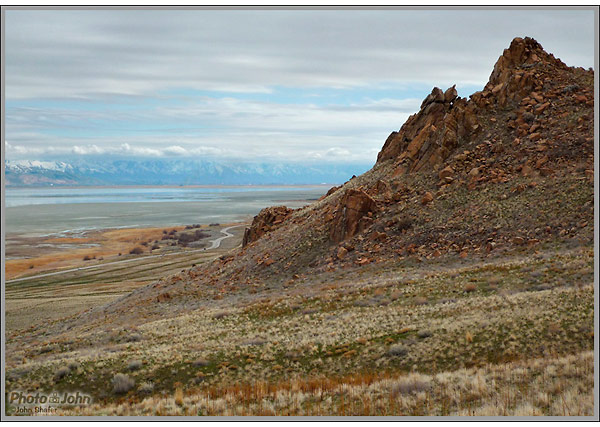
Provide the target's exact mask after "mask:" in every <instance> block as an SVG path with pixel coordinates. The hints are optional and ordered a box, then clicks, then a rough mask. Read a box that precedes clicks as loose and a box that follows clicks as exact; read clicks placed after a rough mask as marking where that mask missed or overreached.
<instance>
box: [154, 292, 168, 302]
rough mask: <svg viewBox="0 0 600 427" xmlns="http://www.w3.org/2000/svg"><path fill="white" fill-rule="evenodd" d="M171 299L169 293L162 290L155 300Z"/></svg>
mask: <svg viewBox="0 0 600 427" xmlns="http://www.w3.org/2000/svg"><path fill="white" fill-rule="evenodd" d="M170 299H171V295H169V293H168V292H164V293H162V294H160V295H158V296H157V297H156V302H165V301H168V300H170Z"/></svg>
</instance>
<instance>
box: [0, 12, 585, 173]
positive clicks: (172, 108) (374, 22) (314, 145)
mask: <svg viewBox="0 0 600 427" xmlns="http://www.w3.org/2000/svg"><path fill="white" fill-rule="evenodd" d="M4 31H5V62H4V67H5V68H4V72H5V88H4V89H5V90H4V94H5V110H4V111H5V118H4V123H5V143H4V149H5V154H6V159H8V160H22V159H28V160H34V159H35V160H47V159H60V160H63V159H71V158H92V157H93V158H98V157H100V158H102V157H107V158H108V157H110V158H115V157H119V158H121V157H124V158H163V157H164V158H211V159H217V160H218V159H227V160H229V161H235V160H243V161H252V160H257V161H273V162H301V163H323V162H325V163H328V162H329V163H340V162H346V163H347V162H358V163H374V161H375V159H376V156H377V153H378V152H379V150H380V149H381V147H382V146H383V143H384V142H385V139H386V138H387V136H388V135H389V134H390V132H392V131H394V130H398V129H399V128H400V127H401V125H402V124H403V123H404V121H405V120H406V119H407V118H408V117H409V115H411V114H413V113H415V112H417V111H418V109H419V106H420V104H421V101H422V99H423V98H424V97H425V96H426V95H427V94H428V93H429V92H430V91H431V89H432V87H434V86H439V87H441V88H442V89H446V88H447V87H449V86H451V85H453V84H456V85H457V89H458V92H459V95H460V96H463V97H468V96H469V95H470V94H471V93H473V92H475V91H477V90H481V89H482V88H483V86H484V85H485V83H486V82H487V80H488V78H489V75H490V73H491V71H492V68H493V66H494V63H495V62H496V60H497V59H498V57H499V56H500V55H501V54H502V51H503V49H505V48H507V47H508V46H509V44H510V41H511V40H512V39H513V38H514V37H517V36H520V37H524V36H531V37H534V38H535V39H536V40H537V41H538V42H540V43H541V44H542V46H543V47H544V48H545V49H546V50H547V51H548V52H551V53H553V54H554V55H555V56H556V57H559V58H560V59H562V60H563V61H564V62H565V63H566V64H567V65H570V66H582V67H585V68H588V67H593V66H594V12H593V11H592V10H589V9H588V10H557V9H554V10H524V9H520V10H489V9H488V10H478V11H474V10H456V9H455V10H431V9H430V10H420V11H415V10H412V11H411V10H329V11H326V10H276V11H274V10H271V11H266V10H253V11H252V10H220V11H217V10H212V11H211V10H168V11H167V10H79V11H75V10H46V11H42V10H7V11H6V15H5V25H4Z"/></svg>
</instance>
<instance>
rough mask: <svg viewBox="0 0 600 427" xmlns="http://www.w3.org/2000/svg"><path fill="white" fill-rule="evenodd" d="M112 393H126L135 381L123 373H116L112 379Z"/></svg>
mask: <svg viewBox="0 0 600 427" xmlns="http://www.w3.org/2000/svg"><path fill="white" fill-rule="evenodd" d="M112 384H113V392H114V393H127V392H128V391H129V390H131V389H132V388H133V386H134V385H135V381H134V380H132V379H131V378H129V377H128V376H127V375H125V374H116V375H115V376H114V377H113V379H112Z"/></svg>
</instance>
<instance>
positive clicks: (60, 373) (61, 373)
mask: <svg viewBox="0 0 600 427" xmlns="http://www.w3.org/2000/svg"><path fill="white" fill-rule="evenodd" d="M70 373H71V370H70V369H69V368H68V367H67V366H63V367H60V368H58V370H57V371H56V372H55V373H54V379H57V380H61V379H63V378H64V377H66V376H67V375H69V374H70Z"/></svg>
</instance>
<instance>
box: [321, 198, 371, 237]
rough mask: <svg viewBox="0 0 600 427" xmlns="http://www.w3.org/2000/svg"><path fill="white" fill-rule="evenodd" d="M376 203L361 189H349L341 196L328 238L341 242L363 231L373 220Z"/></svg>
mask: <svg viewBox="0 0 600 427" xmlns="http://www.w3.org/2000/svg"><path fill="white" fill-rule="evenodd" d="M375 212H377V203H376V202H375V200H373V199H372V198H371V196H369V195H368V194H367V193H365V192H364V191H362V190H356V189H349V190H346V192H345V193H344V195H343V196H342V198H341V200H340V202H339V204H338V206H337V208H336V211H335V215H334V218H333V221H332V222H333V224H332V226H331V229H330V230H331V231H330V235H329V236H330V238H331V240H333V241H334V242H341V241H343V240H346V239H347V238H349V237H352V236H354V235H356V234H357V233H359V232H361V231H363V230H364V229H366V228H367V226H368V225H370V224H371V223H372V222H373V220H372V218H370V216H372V215H373V214H374V213H375Z"/></svg>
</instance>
